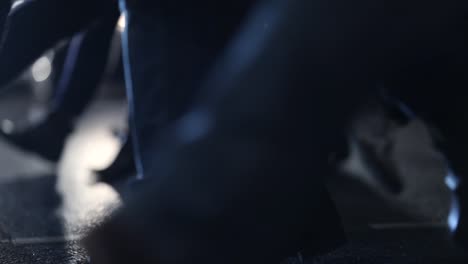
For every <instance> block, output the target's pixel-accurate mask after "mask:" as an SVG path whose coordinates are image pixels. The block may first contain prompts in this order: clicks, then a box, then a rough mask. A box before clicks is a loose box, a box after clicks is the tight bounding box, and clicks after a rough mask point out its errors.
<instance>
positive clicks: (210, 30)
mask: <svg viewBox="0 0 468 264" xmlns="http://www.w3.org/2000/svg"><path fill="white" fill-rule="evenodd" d="M129 2H130V3H131V4H132V5H130V6H128V8H127V6H126V5H125V3H124V4H122V7H123V9H124V10H123V11H124V15H125V17H126V21H127V30H126V32H125V33H124V40H123V41H124V43H123V47H124V59H125V65H126V70H125V72H126V73H125V74H126V81H127V83H126V86H127V89H128V93H127V94H128V98H129V102H130V103H129V108H130V120H131V123H132V124H131V125H130V127H131V128H132V129H133V130H132V135H133V136H134V141H133V142H132V143H133V144H134V147H135V149H136V160H137V168H138V175H139V176H140V177H141V176H143V175H145V176H146V175H147V174H148V173H147V169H146V168H147V167H149V166H150V164H151V163H152V158H151V157H152V156H153V150H152V149H150V148H148V147H147V146H148V144H147V143H148V142H149V141H151V139H152V138H154V137H157V135H158V134H159V131H160V130H161V129H162V128H164V127H166V126H167V125H168V124H170V123H171V122H173V121H174V120H176V119H177V118H179V117H180V115H181V114H182V113H184V112H185V111H186V110H187V109H188V107H189V106H190V105H191V103H192V100H193V97H194V95H195V93H196V91H197V90H199V87H200V85H201V82H202V80H203V78H204V77H205V76H206V74H207V72H208V71H209V70H210V67H211V66H212V63H213V61H214V59H215V58H216V56H217V55H218V54H219V53H220V51H221V49H222V48H223V47H224V46H225V44H226V43H227V41H228V40H229V38H230V36H231V34H232V33H233V32H234V31H235V30H236V29H237V27H238V26H239V24H240V23H241V21H242V17H243V16H244V15H245V12H246V9H247V8H248V6H249V5H250V4H249V2H250V1H245V0H243V1H239V3H238V4H233V5H232V6H231V7H232V8H230V7H229V6H227V5H225V4H223V5H221V4H219V3H218V4H215V5H214V6H216V7H218V8H219V10H218V11H219V14H216V15H214V16H213V14H208V13H209V12H213V10H214V9H213V8H210V5H209V4H208V3H206V2H202V3H200V5H199V6H198V7H197V8H198V9H194V10H195V12H193V13H191V12H192V11H191V8H193V5H194V4H193V3H184V5H181V7H178V6H177V5H178V4H176V3H174V4H167V6H166V5H165V4H162V3H159V4H158V2H151V1H140V2H131V1H129ZM208 2H209V1H208ZM197 5H198V4H197ZM172 12H173V13H172ZM229 12H231V13H229ZM225 14H230V16H226V15H225ZM187 15H188V16H187ZM210 15H212V16H211V17H213V20H210V21H208V19H207V17H209V16H210ZM188 24H189V26H187V25H188ZM148 32H151V34H148Z"/></svg>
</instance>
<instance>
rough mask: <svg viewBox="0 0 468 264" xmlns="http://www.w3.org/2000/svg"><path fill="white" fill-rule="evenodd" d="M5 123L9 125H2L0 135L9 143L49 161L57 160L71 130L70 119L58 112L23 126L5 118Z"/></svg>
mask: <svg viewBox="0 0 468 264" xmlns="http://www.w3.org/2000/svg"><path fill="white" fill-rule="evenodd" d="M5 123H6V124H9V125H7V126H5V125H4V126H2V128H1V129H0V136H1V137H3V138H4V139H5V140H6V141H7V142H8V143H9V144H11V145H13V146H15V147H17V148H19V149H21V150H23V151H26V152H31V153H34V154H37V155H39V156H40V157H42V158H44V159H46V160H48V161H51V162H58V161H59V159H60V157H61V154H62V150H63V147H64V145H65V141H66V139H67V137H68V135H69V134H70V133H71V132H72V124H71V121H70V119H69V118H67V117H65V116H62V115H60V114H49V115H48V116H47V117H46V118H45V119H43V120H42V121H40V122H38V123H37V124H28V125H26V126H24V127H15V126H14V125H13V124H12V123H11V121H7V120H5V121H4V124H5Z"/></svg>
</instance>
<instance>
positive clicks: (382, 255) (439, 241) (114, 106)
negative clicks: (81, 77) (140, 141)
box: [0, 96, 468, 264]
mask: <svg viewBox="0 0 468 264" xmlns="http://www.w3.org/2000/svg"><path fill="white" fill-rule="evenodd" d="M28 104H29V102H28V100H26V99H25V97H24V96H16V97H12V98H2V99H1V100H0V120H3V119H4V118H9V119H12V120H19V119H21V118H24V116H25V109H27V106H28ZM125 117H126V113H125V104H124V102H123V101H121V100H99V101H98V102H96V103H95V104H94V105H93V106H92V107H91V109H90V110H89V111H88V112H87V113H86V115H85V116H84V117H83V119H82V121H81V122H80V123H79V124H78V125H77V129H76V130H75V132H74V133H73V134H72V135H71V136H70V137H69V139H68V142H67V145H66V148H65V151H64V153H63V157H62V159H61V160H60V162H59V163H58V164H50V163H48V162H46V161H43V160H41V159H40V158H39V157H36V156H34V155H30V154H28V153H23V152H21V151H18V150H16V149H14V148H12V147H11V146H9V145H8V144H7V143H6V142H4V141H1V140H0V264H13V263H21V264H28V263H47V264H49V263H50V264H75V263H76V264H78V263H89V260H88V258H87V256H86V252H85V251H84V250H83V248H82V247H81V246H80V244H79V238H80V237H81V236H83V235H84V234H86V232H87V230H89V229H90V228H92V227H93V226H94V225H96V224H97V223H99V222H100V221H101V220H102V219H103V218H104V217H105V216H107V215H108V214H109V213H110V212H111V211H112V209H113V208H115V207H116V206H118V205H119V203H120V200H119V195H118V193H117V192H116V191H115V190H114V189H113V188H111V187H110V186H108V185H105V184H101V183H98V184H96V183H95V180H94V177H95V175H93V173H92V169H99V168H104V167H106V166H107V165H108V164H109V163H110V162H111V161H112V159H113V157H114V156H115V154H116V152H117V150H118V148H119V142H118V140H117V139H116V138H115V137H114V136H113V135H112V131H111V130H112V129H113V128H116V127H122V126H123V125H124V123H125V120H126V118H125ZM399 133H400V135H399V136H398V137H399V140H398V142H397V147H396V148H395V150H394V151H395V153H394V157H395V159H396V160H397V162H398V164H399V166H400V170H399V171H400V173H401V177H402V179H403V180H404V182H405V189H404V190H403V192H401V193H399V194H390V193H386V192H385V190H383V189H382V188H380V187H379V186H378V184H376V183H375V182H373V181H372V177H371V175H368V172H366V171H365V169H363V168H362V166H360V165H359V161H358V160H356V159H354V160H349V161H348V162H347V163H346V164H344V165H343V166H344V167H346V169H347V170H348V171H353V172H354V173H353V174H352V175H354V176H344V175H342V174H336V175H330V177H329V182H328V184H329V189H330V193H331V194H332V197H333V199H334V201H335V202H336V205H337V208H338V210H339V212H340V215H341V216H342V219H343V225H344V226H345V230H346V232H347V235H348V238H349V243H347V244H346V245H344V246H343V247H341V248H338V249H336V250H335V251H333V252H329V253H328V254H326V255H323V256H316V257H314V258H309V259H305V260H303V261H302V263H309V264H321V263H347V264H348V263H364V264H366V263H424V264H426V263H441V264H446V263H468V255H467V254H466V253H465V252H464V251H463V250H461V249H459V248H458V247H456V246H455V245H454V244H453V243H452V242H451V240H450V236H449V234H448V231H447V228H446V227H445V219H446V217H447V214H448V209H449V205H450V195H449V192H448V190H447V189H446V188H445V187H444V185H443V163H442V161H441V159H440V155H438V154H437V153H435V152H434V151H433V150H431V148H430V147H429V145H430V144H429V141H428V137H427V133H426V132H425V130H424V127H423V126H421V124H417V123H416V124H412V125H410V127H407V128H404V129H402V130H401V131H399ZM366 173H367V174H366ZM317 239H320V238H317ZM288 262H289V263H301V262H300V259H299V258H291V259H289V260H288Z"/></svg>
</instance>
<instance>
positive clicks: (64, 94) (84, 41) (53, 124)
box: [0, 8, 119, 161]
mask: <svg viewBox="0 0 468 264" xmlns="http://www.w3.org/2000/svg"><path fill="white" fill-rule="evenodd" d="M110 10H113V11H114V12H111V13H109V14H104V15H103V16H102V17H101V18H96V19H95V21H94V24H92V25H91V27H90V28H89V29H88V31H86V32H84V33H80V34H78V35H77V36H75V37H74V38H73V39H72V41H71V43H70V47H69V50H68V55H67V58H66V60H65V66H64V67H65V69H64V71H62V77H61V78H60V79H59V82H58V83H57V84H56V85H57V86H58V87H57V90H58V91H57V92H56V93H55V95H54V100H53V105H52V109H51V111H50V113H49V114H48V115H47V116H46V117H45V118H44V119H43V120H42V121H41V122H39V123H37V124H33V125H32V126H29V127H19V128H15V129H14V130H11V131H1V135H2V136H3V137H4V138H6V139H7V140H8V141H9V142H11V143H13V144H14V145H15V146H17V147H19V148H21V149H24V150H26V151H31V152H34V153H37V154H39V155H40V156H42V157H44V158H46V159H48V160H51V161H57V160H58V159H59V158H60V156H61V153H62V149H63V145H64V143H65V140H66V138H67V136H68V134H69V133H70V131H71V130H72V129H73V125H74V121H75V119H76V118H78V117H79V115H81V113H82V112H83V111H84V109H85V107H86V106H87V105H88V104H89V102H90V101H91V99H92V97H93V95H94V93H95V91H96V90H97V87H98V85H99V81H100V79H101V76H102V74H103V72H104V70H105V66H106V63H107V57H108V50H109V46H110V43H111V39H112V36H113V34H114V29H115V25H116V22H117V18H118V16H119V12H117V11H118V10H117V9H116V8H114V9H112V8H110ZM23 34H24V32H23ZM10 35H12V34H8V35H7V36H10ZM13 35H14V34H13ZM13 39H15V37H13ZM10 41H12V40H10ZM31 52H33V51H31ZM6 53H8V50H0V58H1V56H2V55H1V54H6ZM31 54H32V53H31ZM31 54H29V55H31ZM29 55H28V56H29ZM31 58H32V57H31ZM10 59H13V57H11V58H10ZM1 62H3V61H1V60H0V67H2V65H3V64H1ZM17 66H19V64H18V65H17ZM13 68H14V67H13ZM17 69H20V68H17ZM12 72H13V71H12ZM7 74H8V73H7ZM0 76H1V75H0ZM0 78H1V77H0Z"/></svg>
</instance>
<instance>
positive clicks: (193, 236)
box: [85, 0, 366, 264]
mask: <svg viewBox="0 0 468 264" xmlns="http://www.w3.org/2000/svg"><path fill="white" fill-rule="evenodd" d="M312 3H313V2H311V1H307V0H304V1H293V2H291V1H271V2H269V3H266V4H264V5H261V6H260V7H259V9H258V10H257V12H255V13H253V15H252V16H250V19H249V20H248V23H247V26H246V27H245V28H243V30H242V33H241V34H240V36H238V37H237V38H235V40H234V42H233V43H232V45H230V47H229V48H228V49H227V52H226V53H224V56H223V57H222V59H221V60H220V61H219V63H217V64H216V67H215V68H214V71H213V74H212V75H210V78H209V79H208V80H207V82H206V86H205V90H204V92H202V96H201V99H200V101H198V103H197V104H195V106H194V107H193V108H191V111H190V112H189V113H188V114H186V115H184V116H183V117H182V118H181V119H180V120H179V121H178V122H177V123H176V124H175V125H173V126H172V127H171V128H170V129H168V130H166V133H163V136H162V137H161V138H160V139H159V140H157V141H156V142H153V144H152V145H151V146H152V147H156V146H157V151H155V152H154V153H155V154H154V155H152V156H151V158H152V164H151V167H149V168H147V169H148V171H149V172H152V173H153V174H156V176H157V177H153V178H150V179H149V180H148V184H147V185H146V186H143V187H144V188H142V189H141V190H140V191H141V192H140V193H138V194H136V195H135V197H133V199H130V201H129V203H128V204H126V205H125V206H124V208H123V209H122V210H121V211H119V212H118V213H117V214H116V215H115V216H114V218H112V219H111V220H110V221H109V222H107V223H105V224H104V225H102V226H101V227H100V228H98V229H97V230H96V231H95V232H94V233H92V234H91V235H90V237H88V238H87V240H86V241H85V244H86V245H87V248H88V250H89V252H90V255H91V260H92V261H94V262H95V263H101V264H104V263H127V262H129V261H136V262H139V263H219V262H223V263H279V262H280V261H281V260H283V259H284V258H286V257H288V256H292V255H295V254H296V253H297V252H302V253H301V254H303V255H307V256H310V255H315V254H320V253H323V252H327V251H329V250H331V249H334V248H335V247H337V246H339V245H340V244H342V243H343V242H344V234H343V230H342V227H341V224H340V219H339V217H338V215H337V212H336V210H335V208H334V205H333V203H332V202H331V200H330V198H329V196H328V193H327V191H326V188H325V185H324V183H323V179H322V177H325V176H327V175H328V174H329V173H331V168H330V166H329V163H328V155H327V153H328V152H329V150H331V147H332V145H333V144H334V141H335V139H336V137H337V136H338V135H339V134H340V132H341V129H342V128H343V126H344V120H345V119H347V112H348V110H349V109H350V108H354V105H355V104H357V101H358V100H357V99H356V98H355V97H354V96H352V94H353V93H354V92H356V93H357V94H360V92H362V91H363V89H364V87H366V85H365V84H366V83H365V81H364V82H363V80H353V79H349V78H352V77H353V76H354V75H351V76H342V75H336V78H335V75H334V74H332V73H336V72H335V69H333V68H328V67H321V66H322V63H324V62H325V61H326V60H325V58H320V57H317V59H314V57H315V55H317V53H315V52H321V51H323V50H320V51H317V50H315V49H313V48H311V47H315V48H318V49H322V48H325V45H324V46H321V44H322V43H319V44H314V42H315V40H316V38H315V37H314V35H312V36H311V37H308V35H309V34H306V32H305V31H303V30H307V29H306V28H309V27H304V26H301V25H302V23H304V22H308V23H311V21H310V20H311V18H314V14H316V15H318V14H323V13H324V14H323V16H326V15H331V14H328V13H330V11H329V10H326V11H325V9H324V8H320V7H319V6H314V4H312ZM311 12H312V14H311ZM327 12H328V13H327ZM329 22H331V21H329ZM342 22H344V21H342ZM306 25H308V24H306ZM325 26H327V25H325ZM340 26H342V24H340ZM326 46H327V47H329V46H328V45H326ZM323 65H326V64H323ZM316 71H319V72H320V74H316ZM348 81H351V82H348ZM342 87H347V88H351V89H350V91H353V93H350V92H349V93H348V92H346V91H344V92H343V93H344V94H345V95H351V97H346V96H345V97H346V98H347V99H346V100H345V99H342V100H341V99H340V98H336V95H337V91H339V90H341V88H342ZM322 89H323V91H322ZM355 89H356V90H355ZM311 98H312V100H313V102H314V103H312V104H311V103H310V101H309V100H310V99H311ZM350 98H351V99H356V100H348V99H350ZM334 100H338V101H339V103H343V105H342V107H343V108H335V107H336V106H337V105H338V104H337V103H338V102H336V101H334ZM323 113H327V114H323ZM310 120H313V124H316V126H312V127H311V126H310V125H309V124H310Z"/></svg>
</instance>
